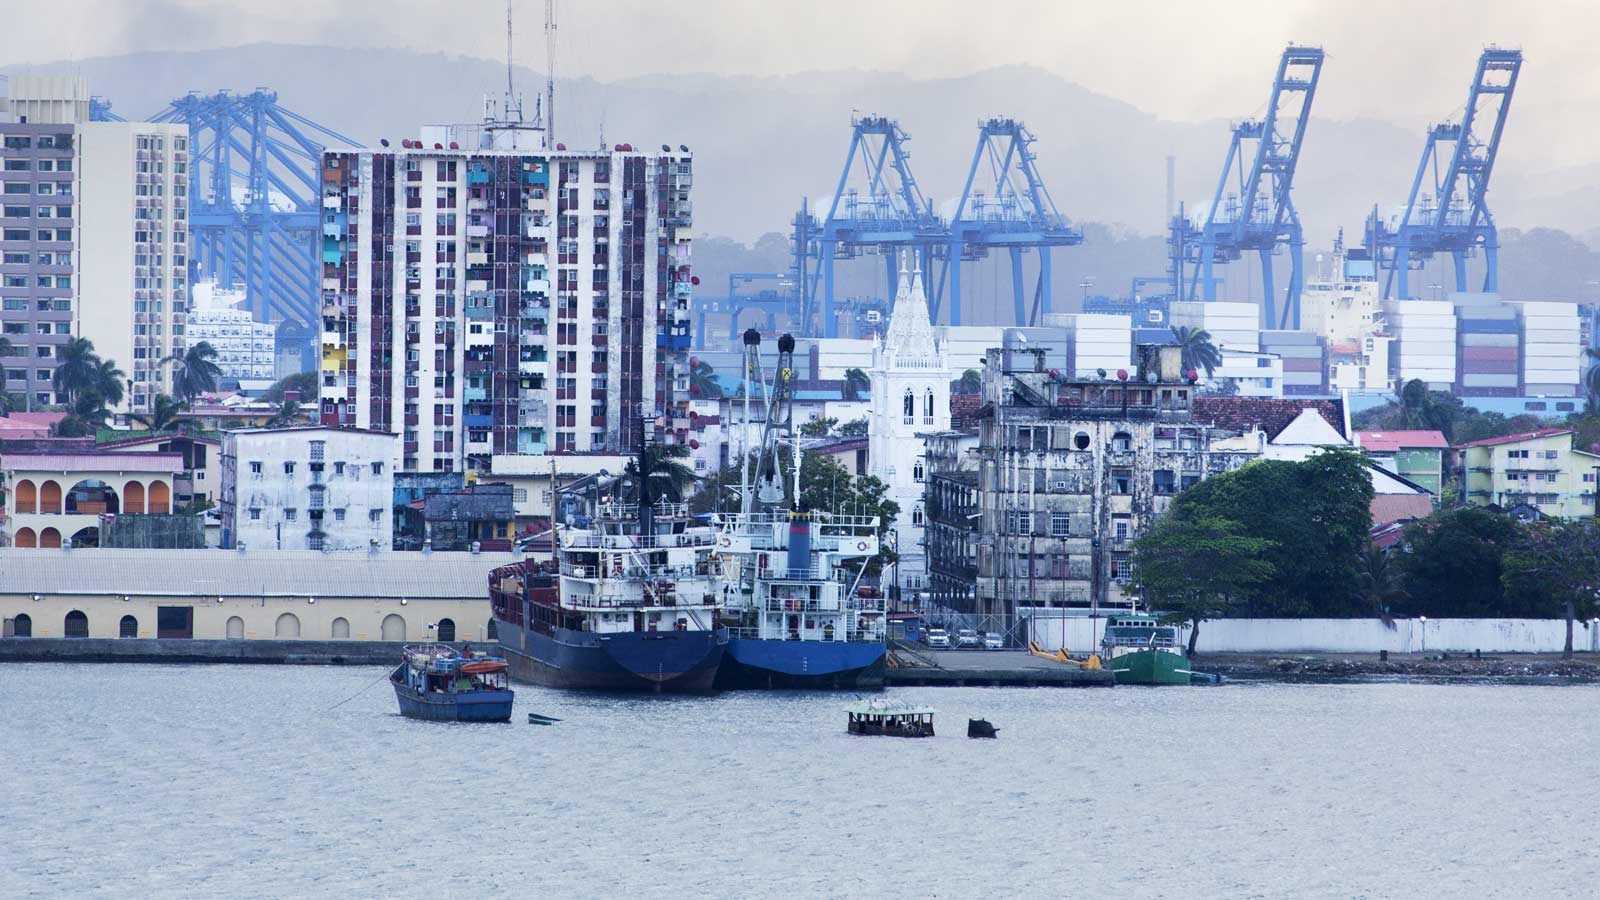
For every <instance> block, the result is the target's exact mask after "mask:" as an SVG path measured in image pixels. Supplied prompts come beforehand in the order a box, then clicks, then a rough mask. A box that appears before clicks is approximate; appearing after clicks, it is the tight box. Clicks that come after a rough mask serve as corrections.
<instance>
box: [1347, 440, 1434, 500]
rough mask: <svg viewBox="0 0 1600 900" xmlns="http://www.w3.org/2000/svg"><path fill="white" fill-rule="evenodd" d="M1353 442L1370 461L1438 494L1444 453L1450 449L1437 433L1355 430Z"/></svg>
mask: <svg viewBox="0 0 1600 900" xmlns="http://www.w3.org/2000/svg"><path fill="white" fill-rule="evenodd" d="M1356 444H1357V445H1358V446H1360V447H1361V451H1362V452H1363V453H1365V454H1366V455H1367V457H1368V458H1369V459H1371V460H1372V461H1374V462H1376V463H1378V464H1379V465H1382V466H1383V467H1384V468H1385V469H1388V470H1389V471H1391V472H1393V473H1395V474H1396V475H1399V476H1401V477H1402V478H1406V479H1408V480H1410V481H1414V482H1416V483H1417V484H1419V485H1422V486H1423V487H1425V488H1427V489H1428V490H1429V492H1431V493H1432V494H1433V495H1434V496H1435V497H1437V496H1439V489H1440V488H1441V487H1442V486H1443V483H1444V454H1445V451H1446V450H1449V449H1450V442H1449V441H1447V440H1445V437H1444V435H1443V434H1441V433H1440V432H1437V431H1358V432H1356Z"/></svg>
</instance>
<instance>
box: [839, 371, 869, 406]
mask: <svg viewBox="0 0 1600 900" xmlns="http://www.w3.org/2000/svg"><path fill="white" fill-rule="evenodd" d="M871 390H872V379H871V378H868V377H867V373H866V372H863V371H861V370H860V369H855V368H851V369H845V370H844V398H845V399H846V400H860V399H861V395H862V394H863V393H867V392H870V391H871Z"/></svg>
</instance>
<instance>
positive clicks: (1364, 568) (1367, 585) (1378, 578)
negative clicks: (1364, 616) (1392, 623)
mask: <svg viewBox="0 0 1600 900" xmlns="http://www.w3.org/2000/svg"><path fill="white" fill-rule="evenodd" d="M1358 577H1359V578H1360V584H1361V599H1363V600H1365V601H1366V602H1367V606H1368V608H1369V609H1371V610H1372V611H1373V612H1374V613H1376V614H1377V615H1379V616H1385V617H1387V616H1388V615H1389V610H1390V607H1391V606H1393V605H1394V604H1395V603H1397V602H1400V601H1403V600H1405V599H1406V597H1407V596H1409V595H1407V594H1406V591H1405V588H1403V587H1401V586H1400V573H1399V572H1398V571H1397V567H1396V566H1395V565H1394V563H1393V560H1392V559H1391V558H1390V556H1389V551H1388V550H1385V549H1383V548H1382V547H1379V546H1378V545H1377V544H1370V543H1369V544H1368V545H1367V549H1366V550H1365V551H1363V552H1362V554H1361V560H1360V566H1359V569H1358Z"/></svg>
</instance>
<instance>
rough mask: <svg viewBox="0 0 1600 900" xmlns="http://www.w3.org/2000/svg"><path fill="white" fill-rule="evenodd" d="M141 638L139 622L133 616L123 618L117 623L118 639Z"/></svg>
mask: <svg viewBox="0 0 1600 900" xmlns="http://www.w3.org/2000/svg"><path fill="white" fill-rule="evenodd" d="M138 636H139V620H138V619H135V618H134V617H133V616H123V617H122V621H121V622H118V623H117V637H119V638H136V637H138Z"/></svg>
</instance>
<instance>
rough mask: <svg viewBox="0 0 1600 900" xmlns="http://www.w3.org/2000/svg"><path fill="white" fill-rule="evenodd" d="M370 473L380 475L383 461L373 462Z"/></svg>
mask: <svg viewBox="0 0 1600 900" xmlns="http://www.w3.org/2000/svg"><path fill="white" fill-rule="evenodd" d="M372 474H374V475H382V474H383V463H381V462H375V463H373V464H372Z"/></svg>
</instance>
